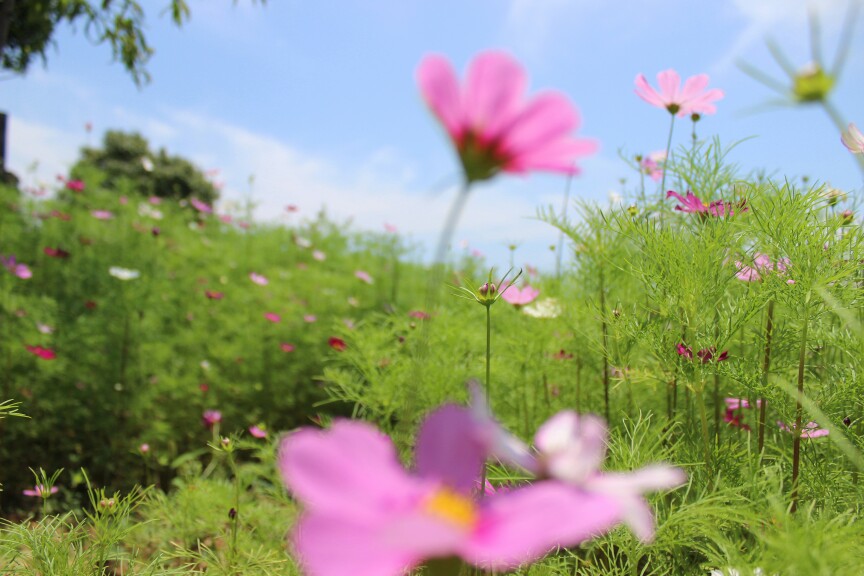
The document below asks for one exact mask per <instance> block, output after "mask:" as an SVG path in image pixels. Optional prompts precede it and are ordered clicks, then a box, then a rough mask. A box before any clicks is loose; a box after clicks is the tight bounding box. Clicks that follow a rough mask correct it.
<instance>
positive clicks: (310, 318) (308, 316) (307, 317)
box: [303, 314, 318, 324]
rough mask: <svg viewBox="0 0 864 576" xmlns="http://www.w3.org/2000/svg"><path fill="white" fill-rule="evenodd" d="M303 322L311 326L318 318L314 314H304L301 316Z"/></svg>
mask: <svg viewBox="0 0 864 576" xmlns="http://www.w3.org/2000/svg"><path fill="white" fill-rule="evenodd" d="M303 321H304V322H308V323H309V324H312V323H313V322H317V321H318V317H317V316H315V315H314V314H304V315H303Z"/></svg>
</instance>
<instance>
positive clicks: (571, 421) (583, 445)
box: [534, 410, 607, 483]
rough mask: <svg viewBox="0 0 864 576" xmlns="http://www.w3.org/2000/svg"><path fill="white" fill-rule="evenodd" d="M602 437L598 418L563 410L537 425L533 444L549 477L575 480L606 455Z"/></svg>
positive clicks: (603, 426) (597, 466) (604, 433)
mask: <svg viewBox="0 0 864 576" xmlns="http://www.w3.org/2000/svg"><path fill="white" fill-rule="evenodd" d="M606 436H607V431H606V424H605V422H603V420H602V419H600V418H598V417H596V416H591V415H587V416H580V415H578V414H576V412H573V411H572V410H564V411H561V412H559V413H558V414H556V415H554V416H552V417H551V418H550V419H549V420H547V421H546V422H545V423H544V424H543V425H541V426H540V428H539V429H538V430H537V434H536V435H535V436H534V444H535V445H536V446H537V449H538V450H539V451H540V454H541V456H542V458H543V459H544V460H545V464H546V469H547V472H548V473H549V475H550V476H552V477H553V478H557V479H559V480H563V481H565V482H570V483H579V482H581V481H582V480H584V479H585V478H587V477H588V476H590V475H591V474H593V473H594V472H596V471H597V470H599V469H600V465H601V464H602V463H603V458H604V456H605V455H606Z"/></svg>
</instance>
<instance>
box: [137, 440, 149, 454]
mask: <svg viewBox="0 0 864 576" xmlns="http://www.w3.org/2000/svg"><path fill="white" fill-rule="evenodd" d="M138 451H139V452H141V453H142V454H147V453H148V452H150V444H147V443H146V442H144V443H143V444H141V445H140V446H138Z"/></svg>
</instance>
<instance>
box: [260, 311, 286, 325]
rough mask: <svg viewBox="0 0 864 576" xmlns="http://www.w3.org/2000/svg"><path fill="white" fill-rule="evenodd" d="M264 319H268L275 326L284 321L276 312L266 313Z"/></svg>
mask: <svg viewBox="0 0 864 576" xmlns="http://www.w3.org/2000/svg"><path fill="white" fill-rule="evenodd" d="M264 318H266V319H267V320H269V321H270V322H273V323H274V324H276V323H279V322H281V321H282V317H281V316H279V315H278V314H276V313H275V312H265V313H264Z"/></svg>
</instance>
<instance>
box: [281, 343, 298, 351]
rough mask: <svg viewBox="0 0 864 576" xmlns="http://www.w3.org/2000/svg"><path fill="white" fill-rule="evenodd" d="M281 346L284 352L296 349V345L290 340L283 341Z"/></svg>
mask: <svg viewBox="0 0 864 576" xmlns="http://www.w3.org/2000/svg"><path fill="white" fill-rule="evenodd" d="M279 347H280V348H281V349H282V351H283V352H293V351H294V350H296V346H294V344H290V343H288V342H282V343H281V344H280V345H279Z"/></svg>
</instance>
